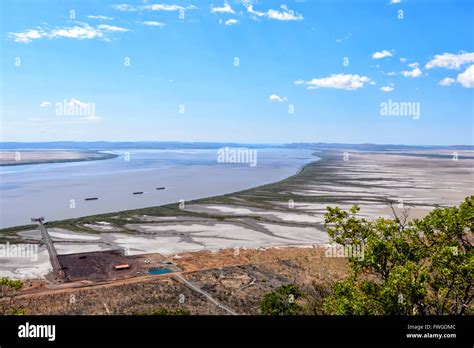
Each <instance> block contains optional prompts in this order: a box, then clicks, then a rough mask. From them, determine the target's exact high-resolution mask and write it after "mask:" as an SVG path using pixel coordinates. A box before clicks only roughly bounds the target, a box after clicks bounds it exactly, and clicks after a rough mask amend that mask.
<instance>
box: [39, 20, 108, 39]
mask: <svg viewBox="0 0 474 348" xmlns="http://www.w3.org/2000/svg"><path fill="white" fill-rule="evenodd" d="M48 37H51V38H58V37H66V38H70V39H79V40H83V39H94V38H98V37H102V32H101V31H98V30H96V29H94V28H93V27H91V26H90V25H89V24H83V25H75V26H73V27H63V28H57V29H53V30H52V31H51V32H50V33H49V35H48Z"/></svg>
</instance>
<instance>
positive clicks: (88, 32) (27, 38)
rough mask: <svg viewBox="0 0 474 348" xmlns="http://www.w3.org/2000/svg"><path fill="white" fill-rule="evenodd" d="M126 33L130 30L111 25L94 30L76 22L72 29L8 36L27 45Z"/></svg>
mask: <svg viewBox="0 0 474 348" xmlns="http://www.w3.org/2000/svg"><path fill="white" fill-rule="evenodd" d="M127 31H130V30H129V29H126V28H122V27H118V26H113V25H106V24H101V25H99V26H97V27H96V28H94V27H92V26H90V25H89V24H87V23H83V22H77V25H74V26H72V27H56V28H55V29H52V30H50V31H46V30H45V29H42V28H38V29H29V30H26V31H25V32H22V33H8V36H9V37H10V38H12V39H13V40H14V41H16V42H22V43H29V42H31V41H33V40H37V39H42V38H69V39H78V40H84V39H89V40H90V39H96V38H101V39H104V40H108V39H107V34H108V33H113V32H127Z"/></svg>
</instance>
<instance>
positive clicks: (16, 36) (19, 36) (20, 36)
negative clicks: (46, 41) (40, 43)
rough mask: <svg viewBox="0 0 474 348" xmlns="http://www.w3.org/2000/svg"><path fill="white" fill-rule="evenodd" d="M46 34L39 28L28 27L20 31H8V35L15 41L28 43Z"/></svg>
mask: <svg viewBox="0 0 474 348" xmlns="http://www.w3.org/2000/svg"><path fill="white" fill-rule="evenodd" d="M47 35H48V34H47V33H46V32H45V31H44V30H43V29H41V28H39V29H29V30H27V31H25V32H22V33H8V37H11V38H12V39H13V40H14V41H16V42H22V43H28V42H31V41H32V40H36V39H41V38H43V37H45V36H47Z"/></svg>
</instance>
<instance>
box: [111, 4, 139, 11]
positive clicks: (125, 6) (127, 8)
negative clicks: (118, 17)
mask: <svg viewBox="0 0 474 348" xmlns="http://www.w3.org/2000/svg"><path fill="white" fill-rule="evenodd" d="M112 8H113V9H114V10H117V11H136V10H137V8H136V7H135V6H133V5H128V4H116V5H112Z"/></svg>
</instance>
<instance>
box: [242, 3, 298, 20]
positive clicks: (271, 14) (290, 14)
mask: <svg viewBox="0 0 474 348" xmlns="http://www.w3.org/2000/svg"><path fill="white" fill-rule="evenodd" d="M244 6H245V7H246V8H247V12H249V13H251V14H252V15H254V16H255V17H254V18H256V17H267V18H269V19H275V20H278V21H301V20H303V16H302V15H301V14H299V13H297V12H295V11H293V10H290V9H289V8H288V6H286V5H281V6H280V8H279V9H278V10H273V9H269V10H268V11H267V12H261V11H256V10H254V9H253V5H251V4H248V3H245V4H244Z"/></svg>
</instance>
